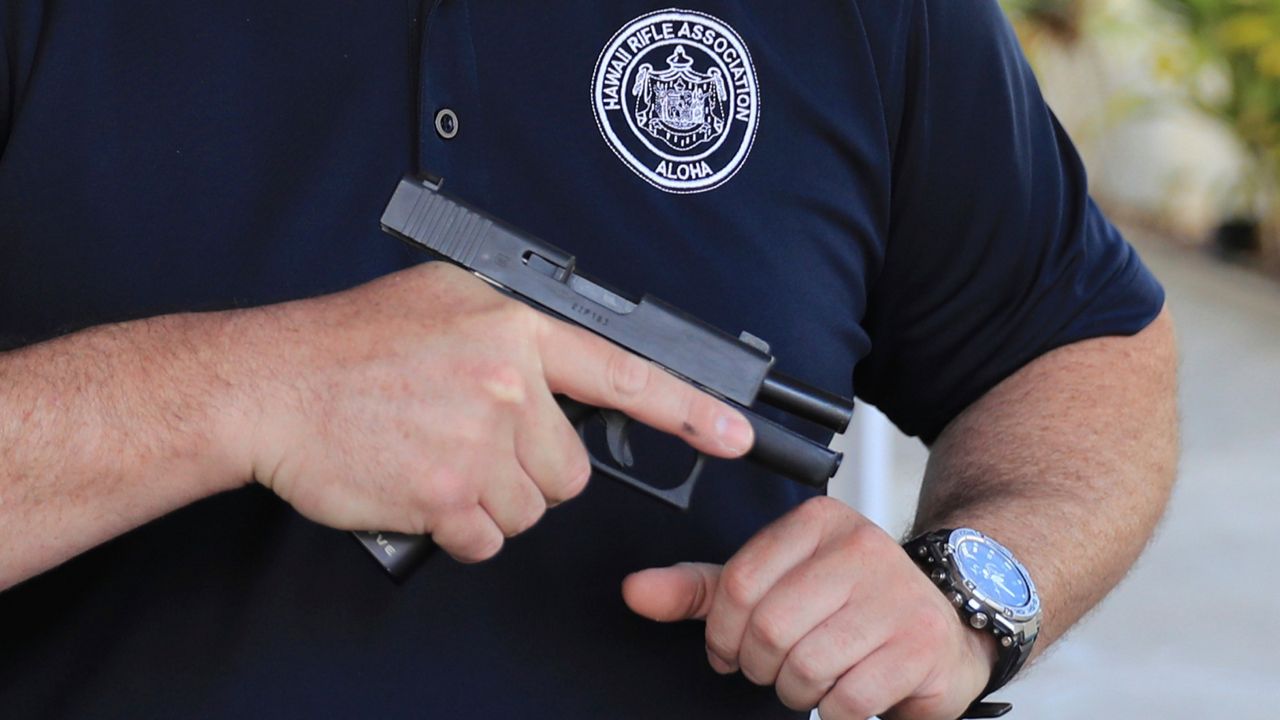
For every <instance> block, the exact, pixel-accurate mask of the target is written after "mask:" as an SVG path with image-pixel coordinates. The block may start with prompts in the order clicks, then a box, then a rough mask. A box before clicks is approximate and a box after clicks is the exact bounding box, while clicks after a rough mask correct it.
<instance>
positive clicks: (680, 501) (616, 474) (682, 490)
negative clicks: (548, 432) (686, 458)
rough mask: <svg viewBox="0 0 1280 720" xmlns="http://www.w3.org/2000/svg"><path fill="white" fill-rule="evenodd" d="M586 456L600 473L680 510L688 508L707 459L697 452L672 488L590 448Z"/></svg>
mask: <svg viewBox="0 0 1280 720" xmlns="http://www.w3.org/2000/svg"><path fill="white" fill-rule="evenodd" d="M584 439H585V438H584ZM587 457H588V458H589V459H590V460H591V467H592V468H594V469H595V470H597V471H599V472H600V473H601V474H602V475H605V476H607V477H610V478H613V479H614V480H617V481H618V482H621V483H622V484H624V485H626V486H628V487H630V488H632V489H634V490H638V491H640V492H642V493H644V494H645V495H648V496H649V497H651V498H656V499H658V500H661V501H662V502H665V503H667V504H668V505H673V506H675V507H678V508H680V509H681V510H688V509H689V505H690V500H691V499H692V497H693V488H694V486H695V485H697V484H698V475H699V474H701V473H702V466H703V464H704V463H705V462H706V460H707V456H706V455H703V454H702V453H698V458H697V460H694V462H693V468H692V469H691V470H689V475H688V476H687V477H685V479H684V481H683V482H681V483H680V484H679V485H676V486H675V487H672V488H658V487H654V486H652V485H650V484H649V483H647V482H645V481H643V480H640V479H638V478H635V477H633V476H631V475H629V474H627V473H625V472H623V471H621V470H619V469H617V468H615V467H613V466H612V465H610V464H608V463H606V462H604V461H602V460H600V459H598V458H597V457H596V456H595V454H594V453H592V452H591V450H590V449H588V450H587Z"/></svg>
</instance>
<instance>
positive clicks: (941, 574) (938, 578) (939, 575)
mask: <svg viewBox="0 0 1280 720" xmlns="http://www.w3.org/2000/svg"><path fill="white" fill-rule="evenodd" d="M929 577H930V578H932V579H933V581H934V582H936V583H938V584H939V585H941V584H942V583H944V582H946V581H947V571H946V570H943V569H942V568H935V569H934V571H933V572H931V573H929Z"/></svg>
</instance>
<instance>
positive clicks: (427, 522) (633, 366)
mask: <svg viewBox="0 0 1280 720" xmlns="http://www.w3.org/2000/svg"><path fill="white" fill-rule="evenodd" d="M242 327H244V328H245V332H244V333H242V334H241V335H242V337H241V338H238V339H237V342H240V343H241V350H242V353H241V355H240V357H242V358H244V362H243V363H242V365H243V366H244V367H245V368H246V370H245V371H244V373H245V376H246V377H245V378H241V379H242V380H244V381H245V384H246V385H247V386H248V387H249V388H250V389H251V390H250V392H249V393H246V404H247V405H248V406H249V407H251V408H252V410H251V412H250V413H247V414H249V415H250V417H251V420H252V421H251V422H249V423H246V424H244V427H245V428H246V432H245V433H244V434H243V435H242V436H241V437H238V438H236V439H235V440H234V442H235V443H236V444H237V446H238V447H239V448H241V449H242V450H243V452H244V455H245V456H247V457H248V463H249V465H250V466H251V467H252V474H253V477H254V478H255V479H256V480H257V481H258V482H260V483H262V484H263V485H265V486H267V487H269V488H271V489H272V490H274V491H275V492H276V493H277V494H279V495H280V497H282V498H284V499H285V500H287V501H288V502H290V503H291V504H292V505H293V506H294V507H295V508H297V509H298V510H299V511H300V512H302V513H303V514H304V515H306V516H307V517H310V518H311V519H313V520H316V521H318V522H321V523H324V524H327V525H331V526H333V527H337V528H343V529H370V528H376V529H379V530H391V531H397V532H405V533H415V534H430V535H431V536H432V539H433V540H434V541H435V542H436V543H437V544H438V545H439V546H440V547H442V548H443V549H445V550H446V551H448V552H449V553H450V554H452V555H453V556H454V557H456V558H458V559H460V560H463V561H479V560H483V559H486V558H488V557H490V556H492V555H493V554H495V553H497V552H498V550H499V548H501V546H502V544H503V540H504V538H506V537H510V536H512V535H515V534H517V533H520V532H523V531H524V530H526V529H528V528H529V527H530V526H532V525H533V524H534V523H535V522H536V521H537V520H538V519H539V517H541V515H542V514H543V513H544V512H545V510H546V508H547V507H548V506H549V505H554V504H556V503H559V502H563V501H565V500H567V499H569V498H572V497H574V496H575V495H577V494H578V493H580V492H581V491H582V489H583V487H584V485H585V484H586V482H587V478H588V475H589V474H590V464H589V462H588V457H587V454H586V451H585V450H584V448H583V446H582V443H581V441H580V439H579V437H578V435H577V433H576V432H575V431H574V429H573V428H572V427H571V426H570V424H569V422H568V421H567V419H566V418H565V416H564V414H563V413H562V412H561V411H560V409H559V407H558V406H557V404H556V402H555V399H554V397H553V394H556V393H563V394H565V395H568V396H570V397H572V398H574V399H576V400H579V401H581V402H584V403H587V404H590V405H596V406H603V407H609V408H616V409H618V410H621V411H623V412H625V413H627V414H628V415H630V416H632V417H634V418H635V419H637V420H639V421H641V422H644V423H647V424H649V425H652V426H653V427H655V428H657V429H659V430H663V431H667V432H670V433H673V434H676V435H679V436H680V437H682V438H684V439H685V440H687V441H688V442H689V443H690V444H691V445H693V446H694V447H696V448H697V449H699V450H701V451H703V452H705V453H708V454H712V455H718V456H721V457H735V456H737V455H740V454H742V453H743V452H745V451H746V450H747V449H748V448H749V447H750V445H751V442H752V436H751V429H750V426H749V425H748V424H747V422H746V420H745V419H744V418H743V417H742V416H741V415H740V414H739V413H737V412H736V411H734V410H733V409H731V408H729V407H728V406H726V405H724V404H723V403H721V402H719V401H717V400H715V399H713V398H711V397H710V396H708V395H705V394H703V393H701V392H699V391H697V390H696V389H695V388H693V387H692V386H690V385H688V384H686V383H684V382H681V381H679V380H677V379H676V378H675V377H674V376H672V375H670V374H668V373H665V372H663V371H661V370H660V369H658V368H656V367H655V366H653V365H652V364H650V363H648V362H646V361H644V360H642V359H640V358H638V357H636V356H634V355H631V354H628V353H626V352H624V351H623V350H621V349H619V348H618V347H617V346H615V345H613V344H611V343H609V342H607V341H605V340H603V339H601V338H599V337H597V336H595V335H593V334H591V333H589V332H586V331H584V330H582V329H580V328H576V327H573V326H571V325H568V324H565V323H562V322H558V321H556V320H553V319H551V318H550V317H548V316H546V315H544V314H541V313H539V312H536V311H534V310H532V309H530V308H529V307H527V306H525V305H523V304H521V303H519V302H516V301H514V300H511V299H509V298H507V297H505V296H504V295H502V294H500V293H498V292H495V291H494V290H493V289H492V288H490V287H489V286H488V285H486V284H485V283H483V282H482V281H480V280H478V279H476V278H475V277H474V276H472V275H470V274H469V273H466V272H463V271H461V270H458V269H456V268H454V267H452V266H450V265H447V264H444V263H430V264H427V265H421V266H418V267H415V268H411V269H408V270H404V271H402V272H399V273H396V274H394V275H390V276H387V277H385V278H382V279H380V280H377V281H374V282H372V283H369V284H367V285H364V286H361V287H358V288H356V289H354V290H350V291H348V292H343V293H338V294H335V295H331V296H327V297H322V298H317V299H312V300H305V301H299V302H295V303H288V304H285V305H279V306H274V307H269V308H262V309H258V310H254V311H246V318H245V320H244V322H243V323H242Z"/></svg>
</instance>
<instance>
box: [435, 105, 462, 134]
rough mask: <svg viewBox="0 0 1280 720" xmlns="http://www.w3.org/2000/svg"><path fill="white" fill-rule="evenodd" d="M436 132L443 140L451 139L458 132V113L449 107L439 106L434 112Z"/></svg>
mask: <svg viewBox="0 0 1280 720" xmlns="http://www.w3.org/2000/svg"><path fill="white" fill-rule="evenodd" d="M436 134H437V135H439V136H440V137H441V138H444V139H445V140H452V139H453V138H454V137H455V136H457V134H458V113H456V112H454V111H453V110H450V109H449V108H441V109H440V110H439V111H438V112H437V113H436Z"/></svg>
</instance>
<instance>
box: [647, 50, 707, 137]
mask: <svg viewBox="0 0 1280 720" xmlns="http://www.w3.org/2000/svg"><path fill="white" fill-rule="evenodd" d="M631 94H632V95H634V96H636V122H637V123H638V124H639V125H640V127H642V128H644V130H645V132H647V133H649V134H650V135H652V136H653V137H654V138H656V139H658V140H661V141H662V142H664V143H666V144H667V145H668V146H670V147H671V148H672V149H674V150H688V149H690V148H693V147H697V146H698V145H701V144H702V143H705V142H709V141H711V140H713V139H715V138H716V137H718V136H719V135H720V133H721V132H723V131H724V123H725V117H726V116H725V107H724V105H725V101H726V100H728V98H729V94H728V91H727V89H726V88H725V84H724V75H723V74H722V73H721V72H720V69H719V68H714V67H713V68H711V69H710V70H708V71H707V72H706V73H700V72H697V71H695V70H694V69H693V60H692V59H691V58H690V57H689V55H688V53H686V52H685V49H684V46H683V45H676V49H675V51H674V52H673V53H671V56H670V57H668V58H667V67H666V69H665V70H654V69H653V66H652V65H650V64H648V63H644V64H642V65H641V66H640V67H639V69H638V70H636V80H635V83H634V85H633V86H632V88H631Z"/></svg>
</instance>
